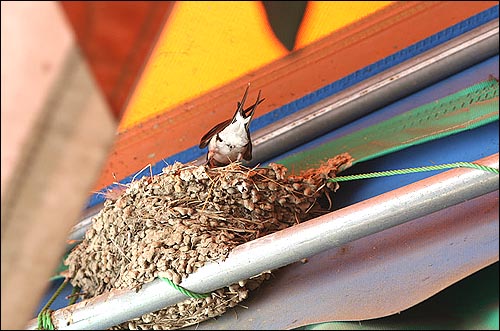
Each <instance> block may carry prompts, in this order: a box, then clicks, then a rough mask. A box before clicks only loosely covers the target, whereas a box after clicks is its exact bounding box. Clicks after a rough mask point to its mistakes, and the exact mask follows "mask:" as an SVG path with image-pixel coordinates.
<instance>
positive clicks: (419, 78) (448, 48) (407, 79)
mask: <svg viewBox="0 0 500 331" xmlns="http://www.w3.org/2000/svg"><path fill="white" fill-rule="evenodd" d="M498 25H499V22H498V20H493V21H491V22H489V23H487V24H484V25H483V26H480V27H478V28H476V29H474V30H472V31H469V32H467V33H464V34H463V35H461V36H459V37H456V38H454V39H452V40H450V41H448V42H446V43H444V44H442V45H440V46H437V47H435V48H433V49H431V50H429V51H427V52H424V53H422V54H420V55H418V56H415V57H414V58H412V59H410V60H408V61H405V62H403V63H401V64H399V65H396V66H394V67H393V68H391V69H388V70H386V71H384V72H381V73H380V74H377V75H375V76H373V77H371V78H368V79H366V80H364V81H362V82H361V83H359V84H356V85H354V86H352V87H350V88H348V89H346V90H344V91H341V92H339V93H337V94H334V95H332V96H331V97H328V98H325V99H324V100H322V101H320V102H318V103H316V104H314V105H312V106H309V107H307V108H305V109H304V110H302V111H300V112H297V113H294V114H292V115H290V116H288V117H286V118H284V119H282V120H280V121H277V122H275V123H272V124H270V125H268V126H266V127H265V128H262V129H260V130H258V131H256V132H255V134H253V135H252V142H253V154H254V158H253V159H252V162H251V163H250V164H249V165H250V166H253V165H255V164H258V163H263V162H265V161H266V160H269V159H271V158H273V157H275V156H277V155H280V154H282V153H284V152H286V151H288V150H290V149H292V148H295V147H297V146H300V145H302V144H304V143H306V142H308V141H310V140H313V139H315V138H317V137H320V136H322V135H324V134H326V133H328V132H330V131H332V130H333V129H335V128H338V127H341V126H343V125H345V124H346V123H349V122H352V121H354V120H355V119H357V118H360V117H362V116H364V115H366V114H369V113H371V112H373V111H375V110H377V109H379V108H381V107H384V106H386V105H388V104H391V103H392V102H394V101H396V100H399V99H401V98H403V97H406V96H408V95H410V94H412V93H415V92H417V91H419V90H421V89H423V88H425V87H427V86H430V85H432V84H434V83H436V82H438V81H440V80H443V79H445V78H447V77H449V76H451V75H453V74H455V73H457V72H460V71H463V70H465V69H467V68H468V67H470V66H473V65H475V64H477V63H479V62H481V61H484V60H486V59H488V58H490V57H492V56H494V55H496V54H498V51H499V46H498V45H499V26H498ZM198 161H200V160H198Z"/></svg>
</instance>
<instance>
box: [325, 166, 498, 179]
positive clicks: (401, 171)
mask: <svg viewBox="0 0 500 331" xmlns="http://www.w3.org/2000/svg"><path fill="white" fill-rule="evenodd" d="M451 168H472V169H478V170H483V171H488V172H492V173H494V174H497V175H498V169H496V168H492V167H488V166H484V165H481V164H477V163H471V162H456V163H447V164H440V165H434V166H428V167H419V168H407V169H399V170H388V171H380V172H371V173H367V174H360V175H350V176H339V177H335V178H330V179H329V181H331V182H345V181H349V180H355V179H367V178H375V177H386V176H394V175H405V174H410V173H414V172H424V171H433V170H443V169H451Z"/></svg>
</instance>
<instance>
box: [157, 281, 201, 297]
mask: <svg viewBox="0 0 500 331" xmlns="http://www.w3.org/2000/svg"><path fill="white" fill-rule="evenodd" d="M159 278H160V279H161V280H163V281H164V282H167V283H168V284H169V285H170V286H172V287H173V288H175V289H176V290H177V291H179V292H181V293H182V294H184V295H185V296H188V297H190V298H193V299H203V298H206V297H208V296H210V293H194V292H191V291H189V290H186V289H185V288H183V287H181V286H179V285H177V284H175V283H174V282H173V281H171V280H170V279H168V278H164V277H159Z"/></svg>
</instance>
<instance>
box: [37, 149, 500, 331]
mask: <svg viewBox="0 0 500 331" xmlns="http://www.w3.org/2000/svg"><path fill="white" fill-rule="evenodd" d="M498 157H499V155H498V153H496V154H494V155H491V156H488V157H486V158H483V159H480V160H478V161H476V162H477V163H479V164H482V165H486V166H489V167H494V168H498V163H499V161H498ZM498 179H499V177H498V175H497V174H492V173H489V172H486V171H481V170H476V169H454V170H449V171H446V172H443V173H440V174H438V175H435V176H432V177H429V178H426V179H424V180H421V181H418V182H415V183H413V184H410V185H407V186H404V187H401V188H399V189H396V190H393V191H390V192H387V193H384V194H381V195H379V196H376V197H373V198H371V199H367V200H365V201H362V202H360V203H357V204H354V205H351V206H348V207H345V208H343V209H340V210H337V211H334V212H332V213H329V214H326V215H323V216H321V217H318V218H315V219H312V220H309V221H307V222H304V223H301V224H298V225H295V226H293V227H290V228H287V229H284V230H282V231H279V232H276V233H274V234H271V235H267V236H265V237H262V238H259V239H256V240H253V241H251V242H248V243H245V244H243V245H240V246H238V247H236V248H235V249H234V250H233V251H232V252H231V253H230V254H229V256H228V258H227V259H226V260H225V261H223V262H218V263H210V264H207V265H205V266H203V267H202V268H200V269H198V270H197V271H196V272H195V273H193V274H191V275H190V276H189V277H188V278H187V279H186V280H185V281H183V282H182V283H181V286H183V287H184V288H187V289H189V290H191V291H194V292H198V293H207V292H211V291H214V290H216V289H218V288H221V287H224V286H227V285H230V284H232V283H235V282H238V281H239V280H243V279H248V278H250V277H252V276H255V275H257V274H259V273H261V272H264V271H267V270H273V269H277V268H280V267H283V266H285V265H287V264H290V263H293V262H296V261H298V260H300V259H302V258H306V257H310V256H312V255H314V254H317V253H319V252H322V251H324V250H327V249H330V248H332V247H336V246H340V245H343V244H345V243H348V242H351V241H353V240H356V239H359V238H362V237H365V236H368V235H371V234H374V233H377V232H380V231H383V230H385V229H388V228H391V227H394V226H396V225H399V224H402V223H405V222H408V221H410V220H413V219H415V218H418V217H422V216H425V215H428V214H430V213H433V212H435V211H438V210H441V209H445V208H447V207H450V206H452V205H455V204H458V203H462V202H464V201H466V200H469V199H473V198H475V197H478V196H481V195H484V194H486V193H489V192H493V191H495V190H498V182H499V180H498ZM185 299H186V297H184V295H182V294H181V293H180V292H178V291H176V290H175V289H173V288H172V287H170V286H169V285H168V284H166V283H164V282H163V281H161V280H155V281H153V282H151V283H148V284H145V285H144V286H143V288H142V289H141V290H140V291H139V292H137V293H136V292H134V291H128V290H116V291H112V292H110V293H106V294H102V295H100V296H97V297H95V298H92V299H89V300H86V301H84V302H80V303H77V304H74V305H72V306H69V307H66V308H63V309H59V310H57V311H55V312H54V313H53V315H52V318H53V322H54V325H55V327H56V328H57V329H105V328H109V327H111V326H113V325H117V324H119V323H122V322H124V321H127V320H129V319H132V318H135V317H138V316H141V315H143V314H145V313H148V312H152V311H156V310H159V309H162V308H164V307H167V306H170V305H173V304H176V303H178V302H181V301H183V300H185ZM36 326H37V324H36V320H32V321H30V322H29V325H28V328H29V329H35V328H36Z"/></svg>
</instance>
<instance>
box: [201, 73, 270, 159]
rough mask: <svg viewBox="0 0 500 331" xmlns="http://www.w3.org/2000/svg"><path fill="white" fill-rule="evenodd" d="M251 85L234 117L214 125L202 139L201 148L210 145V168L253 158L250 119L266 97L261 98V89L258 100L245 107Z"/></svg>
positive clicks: (208, 155)
mask: <svg viewBox="0 0 500 331" xmlns="http://www.w3.org/2000/svg"><path fill="white" fill-rule="evenodd" d="M249 87H250V83H249V84H248V85H247V88H246V90H245V94H243V98H242V99H241V102H240V101H238V102H237V104H236V112H235V113H234V115H233V117H232V118H231V119H228V120H225V121H224V122H221V123H219V124H217V125H216V126H214V127H213V128H212V129H210V131H208V132H207V133H206V134H205V135H204V136H203V137H202V138H201V140H200V145H199V147H200V148H205V147H206V146H208V153H207V165H208V166H209V167H210V168H214V167H222V166H225V165H228V164H229V163H231V162H235V161H236V162H239V161H241V160H242V159H243V160H246V161H250V160H251V159H252V139H251V138H250V131H249V126H250V121H251V120H252V116H253V114H254V112H255V108H257V106H258V105H259V104H260V103H261V102H262V101H264V100H265V99H260V92H261V91H259V94H258V95H257V101H255V103H254V104H253V105H251V106H249V107H248V108H246V109H243V107H244V105H245V100H246V98H247V94H248V88H249Z"/></svg>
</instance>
